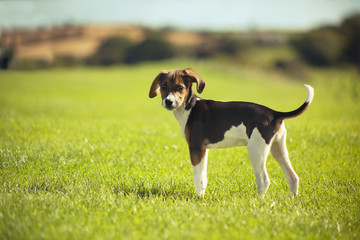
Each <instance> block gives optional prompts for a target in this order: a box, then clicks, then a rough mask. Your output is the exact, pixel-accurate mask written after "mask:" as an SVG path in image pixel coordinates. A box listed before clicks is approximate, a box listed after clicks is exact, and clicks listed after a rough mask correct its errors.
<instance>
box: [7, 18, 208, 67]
mask: <svg viewBox="0 0 360 240" xmlns="http://www.w3.org/2000/svg"><path fill="white" fill-rule="evenodd" d="M146 30H147V29H146V28H144V27H140V26H132V25H123V24H117V25H115V24H91V25H65V26H56V27H52V28H33V29H14V30H10V31H9V30H2V32H1V33H0V34H1V35H0V43H1V45H2V46H3V47H13V48H14V50H15V52H14V58H17V59H32V60H46V61H49V62H51V61H53V59H54V58H55V57H56V56H72V57H75V58H79V59H84V58H87V57H89V56H90V55H92V54H93V53H94V52H95V51H96V50H97V48H98V46H99V45H100V43H101V42H102V41H103V40H104V39H106V38H108V37H111V36H123V37H126V38H128V39H130V40H131V41H133V42H141V41H143V40H144V39H145V37H146ZM165 37H166V39H167V40H168V41H169V42H171V43H172V44H174V45H178V46H189V45H198V44H201V43H202V42H203V41H204V37H203V36H202V35H201V34H199V33H194V32H184V31H176V30H169V31H166V36H165Z"/></svg>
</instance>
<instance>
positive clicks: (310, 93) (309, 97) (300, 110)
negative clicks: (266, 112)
mask: <svg viewBox="0 0 360 240" xmlns="http://www.w3.org/2000/svg"><path fill="white" fill-rule="evenodd" d="M305 87H306V90H307V92H308V95H307V98H306V100H305V102H304V104H303V105H301V106H300V107H299V108H298V109H296V110H294V111H291V112H276V114H275V115H276V118H278V119H287V118H293V117H296V116H299V115H300V114H302V113H303V112H304V111H305V110H306V109H307V107H308V106H309V105H310V103H311V102H312V100H313V98H314V89H313V88H312V87H311V86H310V85H306V84H305Z"/></svg>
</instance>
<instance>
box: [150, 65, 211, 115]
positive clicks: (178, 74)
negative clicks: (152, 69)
mask: <svg viewBox="0 0 360 240" xmlns="http://www.w3.org/2000/svg"><path fill="white" fill-rule="evenodd" d="M194 82H195V83H196V85H197V92H198V93H202V91H203V90H204V88H205V82H204V80H203V79H202V78H201V77H200V76H199V75H198V74H197V73H196V72H195V71H194V70H193V69H191V68H186V69H184V70H169V71H167V70H164V71H162V72H160V73H159V74H158V75H157V76H156V78H155V80H154V81H153V83H152V84H151V88H150V92H149V97H150V98H153V97H156V96H157V95H158V94H159V92H160V93H161V98H162V106H163V107H164V108H166V109H167V110H174V109H177V108H179V107H181V106H182V105H183V104H185V103H186V101H187V100H188V99H189V97H190V95H191V94H192V89H191V86H192V83H194Z"/></svg>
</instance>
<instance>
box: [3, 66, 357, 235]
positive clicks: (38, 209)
mask: <svg viewBox="0 0 360 240" xmlns="http://www.w3.org/2000/svg"><path fill="white" fill-rule="evenodd" d="M189 66H191V67H193V68H194V69H195V70H196V71H197V72H198V73H199V74H200V75H202V77H203V78H204V79H205V81H206V82H207V86H206V88H205V90H204V93H203V94H202V95H201V96H202V97H204V98H212V99H218V100H224V101H225V100H246V101H254V102H257V103H260V104H265V105H267V106H269V107H271V108H274V109H276V110H281V111H288V110H293V109H295V108H297V107H298V106H300V105H301V104H302V103H303V102H304V100H305V98H306V89H305V87H304V86H303V85H302V83H301V82H299V81H291V80H289V79H286V78H284V77H281V76H278V75H274V74H268V73H266V72H259V71H257V70H253V69H244V68H241V67H239V68H234V67H230V66H218V65H216V64H214V63H201V62H191V63H185V62H183V61H171V62H161V63H157V64H143V65H138V66H131V67H129V66H127V67H114V68H93V69H90V68H80V69H68V70H67V69H53V70H47V71H32V72H31V71H30V72H25V71H24V72H11V71H10V72H0V239H305V238H306V239H359V238H360V220H359V219H360V190H359V188H360V174H359V169H360V159H359V158H360V120H359V119H360V104H359V102H360V101H359V100H360V79H359V75H357V73H356V72H355V71H352V70H329V71H324V70H313V71H311V73H310V78H309V80H308V81H306V83H308V84H311V85H312V86H313V87H314V89H315V98H314V101H313V103H312V105H311V106H310V108H309V109H308V110H307V111H306V112H305V113H304V114H303V115H301V116H300V117H298V118H295V119H291V120H287V122H286V125H287V129H288V139H287V143H288V149H289V153H290V159H291V161H292V164H293V166H294V169H295V171H296V172H297V174H298V175H299V177H300V189H299V193H300V194H299V196H297V197H293V198H292V197H290V195H289V193H288V187H287V183H286V179H285V176H284V174H283V173H282V171H281V169H280V166H279V165H278V164H277V163H276V161H275V160H274V158H273V157H272V156H269V158H268V162H267V168H268V173H269V177H270V179H271V185H270V188H269V190H268V193H267V195H266V196H265V197H264V198H260V197H258V196H257V195H256V184H255V177H254V175H253V173H252V168H251V164H250V161H249V160H248V157H247V152H246V148H232V149H222V150H213V151H210V153H209V166H208V178H209V183H208V189H207V191H206V194H205V197H204V198H199V197H196V196H195V191H194V186H193V182H192V168H191V164H190V160H189V156H188V152H187V147H186V144H185V140H184V139H183V138H182V136H181V133H180V129H179V127H178V123H177V122H176V120H175V118H174V117H173V115H172V113H171V112H168V111H166V110H164V109H163V108H162V107H161V105H160V99H159V98H157V99H156V98H155V99H149V98H148V90H149V88H150V84H151V82H152V80H153V79H154V78H155V76H156V75H157V74H158V72H159V71H161V70H163V69H172V68H185V67H189Z"/></svg>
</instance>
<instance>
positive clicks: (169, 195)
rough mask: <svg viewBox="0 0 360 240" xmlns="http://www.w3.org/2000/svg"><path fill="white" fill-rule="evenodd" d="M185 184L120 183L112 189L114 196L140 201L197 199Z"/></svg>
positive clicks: (171, 182)
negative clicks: (135, 198) (152, 198)
mask: <svg viewBox="0 0 360 240" xmlns="http://www.w3.org/2000/svg"><path fill="white" fill-rule="evenodd" d="M186 185H187V184H186V183H181V182H174V181H172V180H171V181H170V182H168V183H166V184H162V183H159V182H144V181H137V182H133V183H125V182H121V183H119V184H118V185H117V186H115V187H114V188H113V193H114V194H116V195H123V196H126V197H128V196H130V195H135V196H137V197H138V198H141V199H147V198H151V197H158V198H163V199H182V200H183V199H185V200H186V199H194V198H198V197H197V196H196V195H195V192H194V191H193V190H190V189H189V187H188V186H186Z"/></svg>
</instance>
